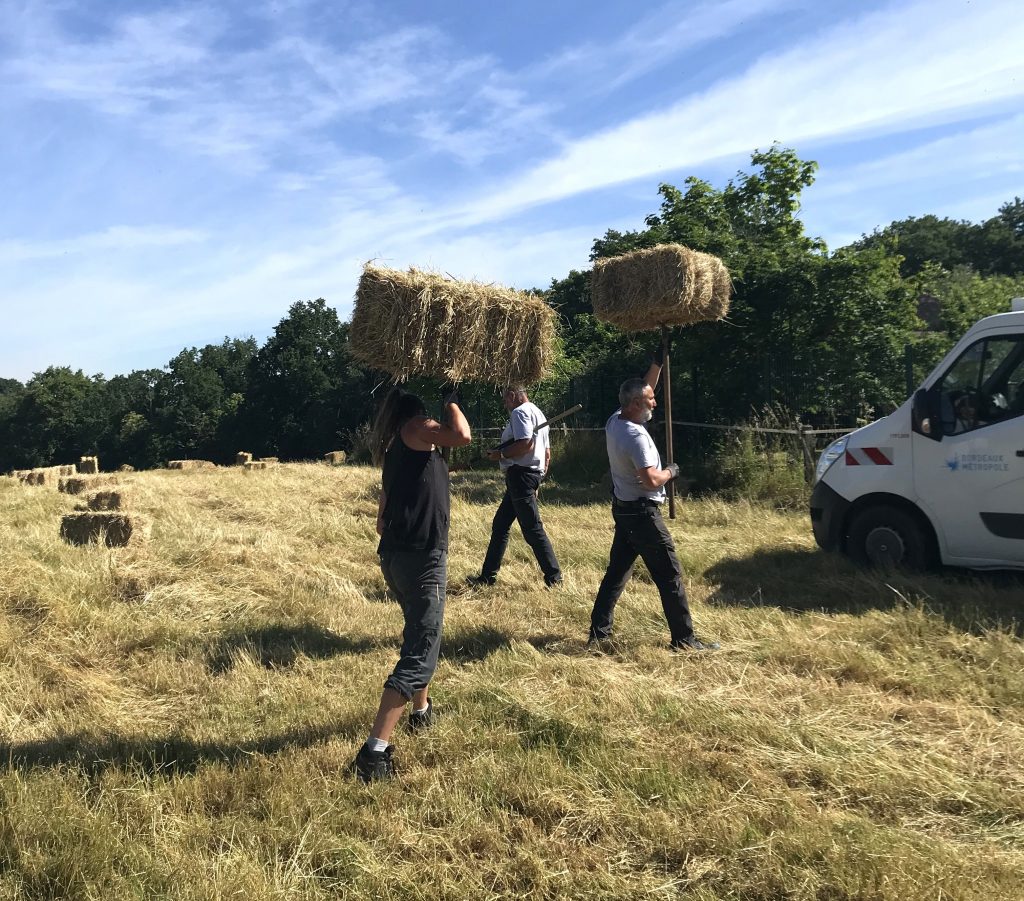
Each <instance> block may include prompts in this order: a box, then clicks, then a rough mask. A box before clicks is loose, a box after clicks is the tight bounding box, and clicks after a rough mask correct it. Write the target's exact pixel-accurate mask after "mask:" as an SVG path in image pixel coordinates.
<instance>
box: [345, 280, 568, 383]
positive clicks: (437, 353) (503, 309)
mask: <svg viewBox="0 0 1024 901" xmlns="http://www.w3.org/2000/svg"><path fill="white" fill-rule="evenodd" d="M554 338H555V314H554V310H552V309H551V307H549V306H548V305H547V304H546V303H545V302H544V301H543V300H541V299H540V298H539V297H536V296H535V295H532V294H527V293H525V292H523V291H515V290H513V289H511V288H505V287H502V286H500V285H485V284H481V283H479V282H473V281H458V280H455V279H452V278H447V277H445V276H443V275H438V274H437V273H433V272H424V271H422V270H417V269H410V270H409V271H408V272H403V271H400V270H396V269H386V268H384V267H381V266H374V265H372V264H367V265H366V266H365V267H364V269H363V274H362V277H361V278H360V280H359V288H358V290H357V292H356V302H355V309H354V310H353V313H352V325H351V328H350V330H349V344H350V347H351V351H352V355H353V356H354V357H355V358H356V359H357V360H359V361H361V362H363V363H366V364H368V365H369V366H372V367H373V368H374V369H379V370H382V371H384V372H387V373H389V374H390V375H391V376H392V377H393V378H394V380H395V381H396V382H402V381H405V380H406V379H408V378H409V377H410V376H431V377H434V378H438V379H442V380H445V381H449V382H454V383H459V382H464V381H480V382H485V383H488V384H492V385H497V386H505V385H510V384H524V385H529V384H532V383H534V382H537V381H540V379H542V378H543V377H544V376H545V375H546V374H547V372H548V370H549V368H550V366H551V363H552V358H553V356H554Z"/></svg>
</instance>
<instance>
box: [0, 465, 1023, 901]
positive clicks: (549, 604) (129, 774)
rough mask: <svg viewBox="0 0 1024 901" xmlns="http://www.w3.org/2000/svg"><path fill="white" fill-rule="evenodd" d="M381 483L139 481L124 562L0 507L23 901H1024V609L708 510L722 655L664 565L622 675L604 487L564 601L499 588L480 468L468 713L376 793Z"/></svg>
mask: <svg viewBox="0 0 1024 901" xmlns="http://www.w3.org/2000/svg"><path fill="white" fill-rule="evenodd" d="M377 479H378V476H377V474H376V473H375V472H374V471H372V470H370V469H366V468H359V467H329V466H320V465H312V464H310V465H282V466H277V467H272V468H270V469H267V470H265V471H252V472H247V471H245V470H244V469H242V468H240V467H239V468H232V469H217V470H210V471H196V472H180V471H179V472H175V471H156V472H146V473H132V474H127V475H125V476H124V479H123V482H124V484H126V485H128V486H129V487H130V491H131V494H132V497H133V501H134V504H135V506H136V508H137V509H138V510H139V511H140V512H141V513H142V514H144V515H145V516H146V517H148V518H149V519H150V520H151V521H152V534H151V537H150V538H149V539H148V541H145V542H143V543H141V544H139V545H138V546H135V547H128V548H124V549H109V548H105V547H98V546H95V545H92V546H87V547H73V546H70V545H67V544H64V543H63V542H62V541H61V539H60V538H59V535H58V531H59V521H60V516H61V514H62V513H65V512H68V511H69V510H70V509H71V507H72V503H73V500H74V499H73V498H70V497H68V496H66V495H62V494H58V493H57V492H56V491H55V490H53V489H52V488H37V487H27V486H21V485H18V484H16V483H15V481H14V480H13V479H0V536H2V537H0V666H2V682H0V745H2V747H0V760H2V764H0V898H31V899H43V898H48V899H49V898H52V899H58V898H59V899H86V898H89V899H100V898H104V899H109V898H175V899H220V898H245V899H270V898H274V899H279V898H280V899H284V898H377V899H398V898H402V899H404V898H409V899H440V898H450V899H456V898H468V899H486V898H501V897H531V898H533V897H536V898H648V897H651V898H673V897H675V898H695V899H717V898H735V899H764V901H768V899H782V898H785V899H816V901H832V899H837V901H838V899H939V898H949V899H953V898H977V899H986V901H992V899H1007V901H1019V899H1020V898H1022V897H1024V645H1022V642H1021V639H1020V637H1019V632H1018V629H1017V625H1016V621H1017V620H1018V619H1019V618H1021V616H1022V613H1024V580H1022V579H1020V578H1016V577H1009V576H1007V577H987V578H981V577H974V576H967V575H962V574H945V575H935V576H927V577H923V576H922V577H908V576H899V577H897V576H886V575H880V574H869V573H864V572H860V571H858V570H856V569H854V568H853V567H852V566H850V565H848V564H847V563H846V562H845V561H843V560H842V559H839V558H835V557H831V556H827V555H824V554H821V553H820V552H818V551H817V550H816V549H815V548H814V546H813V541H812V539H811V536H810V532H809V526H808V522H807V519H806V517H805V515H803V514H800V513H780V512H774V511H772V510H769V509H766V508H763V507H756V506H751V505H747V504H727V503H724V502H721V501H714V500H702V501H690V502H686V503H684V504H683V505H682V506H681V512H680V518H679V519H677V520H676V521H675V522H674V523H673V524H672V525H671V526H670V528H671V529H672V531H673V533H674V535H675V536H676V540H677V544H678V546H679V549H680V556H681V559H682V561H683V564H684V567H685V571H686V575H687V579H688V585H689V590H690V592H691V596H692V601H693V608H694V616H695V620H696V623H697V628H698V633H699V634H702V635H706V636H708V637H712V638H717V639H719V640H721V641H722V643H723V649H722V650H721V651H720V652H718V653H714V654H707V655H673V654H671V653H670V652H669V651H668V650H667V649H666V642H667V629H666V627H665V625H664V623H663V621H662V618H661V613H660V604H659V602H658V599H657V593H656V591H655V590H654V588H653V586H652V584H651V583H650V582H649V580H648V579H647V578H646V574H645V573H644V572H642V571H641V570H642V567H640V568H639V569H638V575H637V576H636V577H635V578H634V581H633V583H632V586H631V589H630V590H629V591H628V593H627V595H626V596H625V597H624V598H623V601H622V602H621V604H620V608H619V614H618V634H617V642H618V643H617V645H616V647H615V648H614V649H612V651H611V652H610V653H608V654H605V655H597V654H592V653H589V652H588V651H587V649H586V648H585V646H584V638H585V636H586V629H587V623H588V616H589V612H590V605H591V602H592V599H593V597H594V593H595V591H596V589H597V585H598V583H599V581H600V578H601V575H602V572H603V567H604V564H605V561H606V555H607V552H608V548H609V545H610V541H611V518H610V515H609V513H608V510H607V506H606V504H605V503H604V501H603V498H602V496H601V493H600V492H599V491H597V490H583V489H573V488H569V487H559V486H558V485H549V486H545V487H544V489H543V490H542V498H541V500H542V507H543V512H544V516H545V520H546V523H547V526H548V530H549V533H550V534H551V536H552V539H553V542H554V545H555V548H556V550H557V552H558V554H559V556H560V558H561V562H562V565H563V568H564V570H565V573H566V577H565V585H564V587H563V588H562V589H560V590H557V591H547V590H545V589H544V588H543V587H542V583H541V579H540V574H539V572H538V571H537V570H536V569H535V566H534V564H533V563H532V561H531V560H530V558H529V556H528V555H529V552H528V549H527V548H526V546H525V545H524V543H523V542H522V539H521V536H519V535H518V534H515V535H514V537H513V540H512V543H511V546H510V557H509V558H508V560H507V563H506V567H505V568H504V569H503V570H502V574H501V576H500V579H499V584H498V585H497V586H496V587H494V588H489V589H484V590H472V591H471V590H468V589H466V588H464V587H462V586H464V579H465V577H466V576H467V575H469V574H470V573H472V572H474V571H476V569H477V567H478V566H479V563H480V560H481V559H482V556H483V551H484V547H485V545H486V541H487V534H488V529H489V524H490V518H491V515H492V514H493V511H494V507H495V505H496V503H497V500H498V498H499V494H500V489H501V485H500V483H499V481H498V478H497V476H496V475H491V474H486V475H485V474H480V473H472V472H468V473H459V474H456V475H455V476H453V491H454V496H453V511H452V519H453V526H452V544H453V548H452V555H451V561H450V581H451V589H450V594H449V601H448V615H447V624H446V638H445V645H444V649H443V652H442V654H443V659H442V661H441V665H440V667H439V670H438V675H437V679H436V682H435V687H434V691H433V695H434V699H435V703H436V705H437V707H438V709H439V710H440V711H441V712H443V715H444V718H443V719H442V720H441V722H440V723H439V724H438V725H437V726H436V728H435V729H434V730H432V731H431V732H430V733H428V734H425V735H422V736H416V737H412V736H409V735H407V734H405V733H399V734H398V735H397V739H396V745H397V752H396V761H397V762H398V765H399V767H400V770H401V772H400V777H399V779H398V780H397V781H395V782H393V783H389V784H377V785H373V786H369V787H365V786H362V785H359V784H357V783H355V782H354V781H353V780H352V779H351V778H350V777H348V776H347V774H346V768H347V765H348V763H349V762H350V760H351V759H352V757H353V755H354V753H355V751H356V749H357V747H358V745H359V743H360V742H362V740H363V739H364V737H365V735H366V732H367V729H368V727H369V723H370V720H371V717H372V714H373V711H374V709H375V706H376V701H377V699H378V697H379V692H380V687H381V684H382V682H383V680H384V678H385V677H386V675H387V673H388V672H389V669H390V667H391V665H392V664H393V662H394V660H395V656H396V651H397V646H398V634H399V631H400V628H401V617H400V613H399V611H398V609H397V605H395V604H393V603H392V602H390V601H389V600H388V599H387V597H386V595H385V593H384V591H383V581H382V579H381V576H380V573H379V570H378V568H377V565H376V557H375V553H374V551H375V536H374V514H375V504H376V486H377Z"/></svg>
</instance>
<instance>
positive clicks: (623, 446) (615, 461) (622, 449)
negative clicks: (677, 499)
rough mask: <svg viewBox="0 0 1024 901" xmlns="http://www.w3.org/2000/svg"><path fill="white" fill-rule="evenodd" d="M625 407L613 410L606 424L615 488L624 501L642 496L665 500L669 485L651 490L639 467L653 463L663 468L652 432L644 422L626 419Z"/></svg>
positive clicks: (605, 431)
mask: <svg viewBox="0 0 1024 901" xmlns="http://www.w3.org/2000/svg"><path fill="white" fill-rule="evenodd" d="M621 412H622V411H621V410H616V411H615V412H614V413H612V415H611V418H609V420H608V422H606V423H605V426H604V436H605V442H606V443H607V445H608V464H609V466H611V470H612V489H613V490H614V492H615V496H616V497H617V498H618V499H619V500H620V501H636V500H639V499H640V498H642V497H646V498H649V499H650V500H652V501H656V502H657V503H659V504H661V503H664V501H665V488H664V486H662V487H661V488H655V489H653V490H649V489H647V488H644V487H643V486H642V485H641V484H640V477H639V476H638V475H637V474H636V471H637V470H638V469H646V468H647V467H648V466H653V467H655V468H656V469H661V454H659V453H658V448H657V446H656V445H655V444H654V439H653V438H652V437H651V434H650V432H648V431H647V429H645V428H644V427H643V426H642V425H637V424H636V423H635V422H630V421H629V420H628V419H622V418H621V417H620V416H619V414H620V413H621Z"/></svg>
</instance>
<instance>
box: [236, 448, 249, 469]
mask: <svg viewBox="0 0 1024 901" xmlns="http://www.w3.org/2000/svg"><path fill="white" fill-rule="evenodd" d="M250 460H252V454H250V453H249V452H248V451H239V452H238V453H237V454H235V466H244V465H245V464H246V463H248V462H249V461H250Z"/></svg>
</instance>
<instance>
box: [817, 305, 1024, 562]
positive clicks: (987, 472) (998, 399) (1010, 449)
mask: <svg viewBox="0 0 1024 901" xmlns="http://www.w3.org/2000/svg"><path fill="white" fill-rule="evenodd" d="M1012 310H1013V312H1010V313H1001V314H999V315H998V316H989V317H987V318H985V319H982V320H980V321H979V322H977V323H975V324H974V325H973V326H972V327H971V329H970V330H969V331H968V332H967V334H966V335H964V336H963V338H961V339H960V341H959V342H958V343H957V345H956V346H955V347H954V348H953V349H952V350H951V351H950V352H949V353H948V354H947V355H946V357H945V359H943V360H942V362H941V363H939V365H938V366H936V367H935V369H934V371H933V372H932V373H931V375H929V376H928V378H927V379H925V381H924V384H923V385H922V386H921V388H920V389H919V390H918V391H917V392H916V393H915V394H914V396H913V397H912V398H910V399H909V400H907V401H906V402H905V403H904V404H903V405H902V406H901V407H900V408H899V409H898V410H896V412H894V413H892V414H891V415H890V416H886V417H885V418H884V419H880V420H878V421H877V422H873V423H871V425H867V426H864V428H862V429H858V430H857V431H855V432H851V433H850V434H849V435H845V436H844V437H842V438H840V439H839V440H838V441H833V442H832V444H830V445H829V446H828V447H827V448H826V449H825V451H824V453H822V455H821V458H820V459H819V460H818V467H817V471H816V473H815V484H814V490H813V491H812V493H811V525H812V528H813V529H814V537H815V540H816V541H817V542H818V544H819V545H820V546H821V547H823V548H824V549H826V550H835V549H838V550H842V551H845V552H846V553H848V554H850V556H851V557H853V558H854V559H855V560H858V561H860V562H863V563H870V564H874V565H905V566H910V567H917V568H924V567H928V566H930V565H933V564H938V563H942V564H945V565H947V566H963V567H969V568H972V569H1020V570H1024V298H1016V299H1015V300H1014V301H1013V305H1012Z"/></svg>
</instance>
